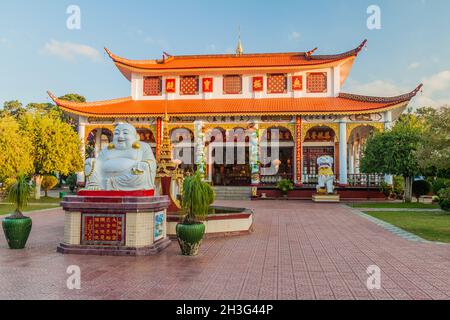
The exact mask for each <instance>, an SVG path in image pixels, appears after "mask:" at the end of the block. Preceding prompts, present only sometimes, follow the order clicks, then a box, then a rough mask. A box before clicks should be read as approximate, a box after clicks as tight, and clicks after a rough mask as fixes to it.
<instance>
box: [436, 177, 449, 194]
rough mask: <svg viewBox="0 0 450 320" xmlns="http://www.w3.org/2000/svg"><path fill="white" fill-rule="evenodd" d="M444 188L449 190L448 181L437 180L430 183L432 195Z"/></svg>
mask: <svg viewBox="0 0 450 320" xmlns="http://www.w3.org/2000/svg"><path fill="white" fill-rule="evenodd" d="M446 188H450V180H449V179H444V178H437V179H436V180H434V181H433V182H432V191H433V193H434V194H439V191H441V190H442V189H446Z"/></svg>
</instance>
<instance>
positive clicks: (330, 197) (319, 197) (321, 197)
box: [312, 194, 341, 203]
mask: <svg viewBox="0 0 450 320" xmlns="http://www.w3.org/2000/svg"><path fill="white" fill-rule="evenodd" d="M312 200H313V201H314V202H324V203H337V202H340V201H341V197H340V196H339V195H338V194H313V196H312Z"/></svg>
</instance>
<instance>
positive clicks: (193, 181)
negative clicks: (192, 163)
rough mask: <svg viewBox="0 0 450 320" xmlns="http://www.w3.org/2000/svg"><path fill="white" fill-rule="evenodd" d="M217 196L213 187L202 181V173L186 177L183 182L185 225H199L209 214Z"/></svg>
mask: <svg viewBox="0 0 450 320" xmlns="http://www.w3.org/2000/svg"><path fill="white" fill-rule="evenodd" d="M214 199H215V194H214V191H213V189H212V188H211V186H210V185H209V184H208V183H206V182H204V181H203V180H202V175H201V174H200V172H196V173H195V174H194V175H193V176H189V177H186V178H185V179H184V182H183V203H182V204H183V209H184V212H185V214H186V215H185V217H184V219H183V224H197V223H199V221H200V220H201V219H203V218H204V217H205V216H206V215H207V214H208V212H209V207H210V205H211V204H212V203H213V202H214Z"/></svg>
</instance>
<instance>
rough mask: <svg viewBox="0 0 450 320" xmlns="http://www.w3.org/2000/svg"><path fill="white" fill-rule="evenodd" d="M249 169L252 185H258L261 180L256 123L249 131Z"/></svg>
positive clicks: (257, 126)
mask: <svg viewBox="0 0 450 320" xmlns="http://www.w3.org/2000/svg"><path fill="white" fill-rule="evenodd" d="M249 135H250V150H249V151H250V169H251V174H252V185H258V184H259V183H260V182H261V177H260V172H259V125H258V124H257V123H256V124H255V127H254V128H253V130H251V131H250V134H249Z"/></svg>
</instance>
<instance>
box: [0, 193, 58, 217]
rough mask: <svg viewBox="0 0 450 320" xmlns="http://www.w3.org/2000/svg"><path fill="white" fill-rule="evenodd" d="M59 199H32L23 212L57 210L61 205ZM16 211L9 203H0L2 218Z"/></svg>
mask: <svg viewBox="0 0 450 320" xmlns="http://www.w3.org/2000/svg"><path fill="white" fill-rule="evenodd" d="M60 201H61V200H60V199H58V198H50V197H42V198H41V199H40V200H35V199H30V200H29V202H28V206H27V207H26V208H25V210H23V212H30V211H37V210H44V209H51V208H57V207H58V206H59V203H60ZM13 210H14V206H13V205H12V204H8V203H0V216H1V215H5V214H10V213H12V212H13Z"/></svg>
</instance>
